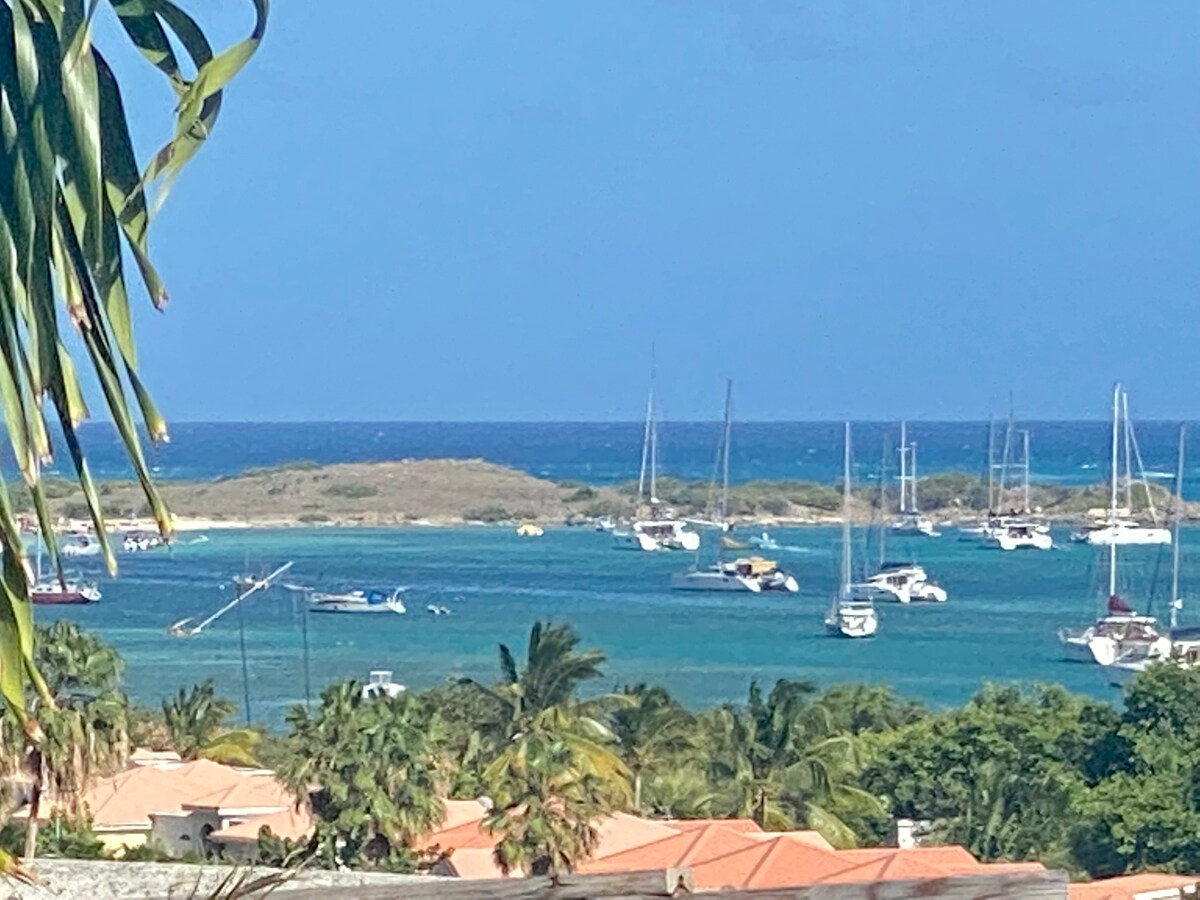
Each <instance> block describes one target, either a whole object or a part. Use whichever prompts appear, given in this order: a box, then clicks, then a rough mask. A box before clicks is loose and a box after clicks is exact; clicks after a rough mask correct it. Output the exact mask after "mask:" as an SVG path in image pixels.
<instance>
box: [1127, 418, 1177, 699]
mask: <svg viewBox="0 0 1200 900" xmlns="http://www.w3.org/2000/svg"><path fill="white" fill-rule="evenodd" d="M1185 434H1186V431H1185V428H1184V426H1182V425H1181V426H1179V459H1178V463H1177V466H1176V469H1175V509H1174V515H1173V518H1172V531H1173V534H1172V536H1171V543H1172V548H1171V549H1172V554H1171V619H1170V626H1171V627H1170V631H1168V633H1167V635H1168V640H1167V643H1166V644H1164V643H1163V642H1162V641H1155V642H1152V643H1150V644H1148V645H1144V646H1143V645H1136V644H1135V645H1133V646H1129V647H1118V656H1117V659H1116V661H1115V662H1113V663H1111V664H1109V665H1106V666H1104V672H1105V677H1107V678H1108V680H1109V683H1110V684H1113V685H1116V686H1118V687H1121V686H1123V685H1126V684H1128V683H1129V682H1131V681H1132V680H1133V679H1134V678H1135V677H1137V674H1138V673H1139V672H1142V671H1145V670H1146V669H1147V668H1148V667H1149V666H1151V665H1153V664H1155V663H1158V662H1170V663H1173V664H1175V665H1178V666H1182V667H1184V668H1192V667H1194V666H1196V665H1200V628H1196V627H1191V628H1180V627H1179V611H1180V609H1182V608H1183V599H1182V598H1181V597H1180V596H1179V558H1180V523H1181V522H1182V521H1183V456H1184V438H1185Z"/></svg>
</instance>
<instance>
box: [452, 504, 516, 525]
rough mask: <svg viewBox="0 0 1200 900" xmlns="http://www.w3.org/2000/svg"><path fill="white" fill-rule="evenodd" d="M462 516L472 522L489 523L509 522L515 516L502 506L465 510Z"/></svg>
mask: <svg viewBox="0 0 1200 900" xmlns="http://www.w3.org/2000/svg"><path fill="white" fill-rule="evenodd" d="M463 518H464V519H468V520H470V521H472V522H487V523H488V524H489V525H491V524H495V523H496V522H511V521H512V520H513V519H515V518H517V516H516V515H514V514H513V513H510V512H509V511H508V510H507V509H505V508H504V507H503V506H484V507H481V508H479V509H470V510H467V512H466V513H464V514H463Z"/></svg>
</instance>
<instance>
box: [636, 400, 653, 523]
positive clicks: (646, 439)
mask: <svg viewBox="0 0 1200 900" xmlns="http://www.w3.org/2000/svg"><path fill="white" fill-rule="evenodd" d="M653 421H654V379H653V376H651V382H650V394H649V396H647V398H646V427H645V429H644V430H643V432H642V469H641V472H640V474H639V475H638V492H637V506H638V509H640V508H641V505H642V502H643V501H644V500H645V499H646V464H647V462H648V457H649V455H650V428H651V425H650V423H651V422H653ZM651 492H653V488H651ZM634 515H637V509H635V510H634Z"/></svg>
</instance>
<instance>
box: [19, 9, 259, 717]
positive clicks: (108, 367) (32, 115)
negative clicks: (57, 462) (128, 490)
mask: <svg viewBox="0 0 1200 900" xmlns="http://www.w3.org/2000/svg"><path fill="white" fill-rule="evenodd" d="M250 2H251V4H252V6H253V9H254V12H255V23H254V27H253V30H252V31H251V33H250V35H249V36H248V37H247V38H246V39H245V40H242V41H239V42H238V43H236V44H234V45H233V46H232V47H229V48H228V49H226V50H223V51H222V52H219V53H214V52H213V50H212V48H211V47H210V46H209V43H208V41H207V40H206V39H205V37H204V33H203V31H202V30H201V29H200V27H199V26H198V25H197V23H196V22H195V21H194V20H193V19H192V18H191V17H190V16H189V15H187V13H185V12H184V11H183V10H182V9H181V8H180V7H179V6H177V5H176V4H175V3H172V2H169V0H107V2H103V0H86V2H85V0H54V2H49V0H0V413H2V414H3V417H4V426H5V430H6V431H7V433H8V440H9V444H10V446H11V448H12V451H13V456H14V458H15V460H16V463H17V466H18V468H19V470H20V473H21V477H22V478H23V479H24V481H25V483H26V485H27V487H28V489H29V492H30V495H31V497H32V500H33V506H34V510H35V512H36V513H37V516H38V520H39V524H40V527H41V529H42V531H43V533H44V534H46V536H47V538H49V537H50V516H49V513H48V509H47V504H46V499H45V496H44V494H43V492H42V488H41V474H40V471H41V469H42V467H43V466H44V465H45V464H46V463H47V462H48V461H49V460H50V459H51V454H52V446H51V440H50V433H51V430H50V426H49V424H48V419H50V420H53V421H54V422H55V423H56V425H57V427H58V429H59V430H60V431H61V433H62V438H63V444H64V446H65V447H66V451H67V454H68V455H69V457H70V459H71V462H72V465H73V466H74V468H75V473H76V477H77V479H78V481H79V485H80V487H81V489H82V491H83V495H84V498H85V500H86V502H87V506H88V509H89V512H90V515H91V518H92V522H93V524H94V526H95V529H96V534H97V537H98V539H99V540H100V543H101V546H102V549H103V552H104V557H105V561H106V563H107V565H108V567H109V570H110V571H113V572H115V570H116V559H115V556H114V555H113V551H112V547H111V546H110V544H109V541H108V538H107V535H106V529H105V520H104V513H103V509H102V507H101V503H100V498H99V494H98V492H97V490H96V487H95V484H94V483H93V480H92V477H91V474H90V472H89V470H88V466H87V461H86V456H85V453H84V449H83V446H82V444H81V443H80V440H79V437H78V434H77V432H76V428H77V426H78V425H79V424H80V423H81V422H82V421H83V420H84V419H86V418H87V417H88V415H89V411H88V409H87V407H86V405H85V403H84V400H83V393H84V392H83V388H82V386H81V384H80V374H81V372H82V371H83V370H86V371H88V372H90V374H91V376H93V377H94V378H95V380H96V382H97V384H98V386H99V388H100V394H101V396H102V397H103V403H104V411H105V414H106V415H107V417H109V418H110V419H111V420H112V422H113V424H114V426H115V428H116V431H117V434H118V435H119V437H120V439H121V441H122V443H123V445H124V448H125V452H126V455H127V456H128V458H129V461H130V463H131V464H132V468H133V471H134V474H135V476H136V477H137V479H138V480H139V482H140V483H141V487H142V491H143V493H144V495H145V497H146V501H147V503H148V505H149V508H150V510H151V512H152V514H153V515H154V517H155V519H156V521H157V522H158V526H159V529H160V530H161V531H162V533H163V534H164V536H169V535H170V532H171V522H170V516H169V513H168V511H167V509H166V506H165V505H164V504H163V502H162V500H161V498H160V497H159V494H158V491H157V489H156V488H155V486H154V484H153V482H152V481H151V479H150V475H149V471H148V467H147V465H146V461H145V457H144V455H143V452H142V445H141V437H140V434H139V424H140V426H141V427H142V428H144V429H145V431H146V433H147V434H149V435H150V437H151V438H152V439H154V440H164V439H166V437H167V428H166V424H165V422H164V420H163V418H162V416H161V414H160V413H159V411H158V409H157V408H156V407H155V405H154V403H153V401H152V400H151V398H150V394H149V392H148V391H147V389H146V387H145V385H144V383H143V381H142V378H141V376H140V375H139V373H138V361H137V353H136V345H135V341H134V335H133V326H132V316H131V314H130V305H129V292H128V288H127V285H126V279H125V273H124V271H123V262H122V253H123V252H125V251H126V250H127V251H128V252H129V253H130V256H131V258H132V259H133V260H134V261H135V263H136V265H137V267H138V270H139V272H140V274H141V278H142V281H143V282H144V283H145V286H146V289H147V291H148V293H149V295H150V300H151V301H152V302H153V303H154V304H155V305H156V306H161V305H162V303H163V302H165V300H166V296H167V294H166V289H165V288H164V286H163V284H162V280H161V279H160V277H159V275H158V273H157V271H156V270H155V268H154V266H153V264H152V263H151V262H150V257H149V251H148V248H147V233H148V226H149V222H150V219H151V212H152V209H154V208H157V206H158V205H159V204H161V202H162V201H163V199H165V197H166V195H167V192H168V190H169V188H170V185H171V183H172V182H173V181H174V179H175V178H176V177H177V176H178V174H179V171H180V170H181V168H182V167H183V166H184V165H185V164H186V163H187V161H188V160H189V159H190V158H191V157H192V156H193V155H194V154H195V153H196V151H197V150H198V149H199V147H200V146H201V145H202V144H203V142H204V141H205V140H206V139H207V138H208V136H209V135H210V134H211V132H212V128H213V125H214V123H215V121H216V117H217V113H218V112H219V110H220V106H221V101H222V92H223V90H224V88H225V86H226V85H227V84H228V82H229V80H230V79H231V78H232V77H233V76H234V75H235V74H236V73H237V72H238V71H239V70H240V69H241V68H242V67H243V66H244V65H245V63H246V62H247V61H248V60H249V58H250V57H251V56H252V55H253V54H254V52H255V51H256V49H257V48H258V46H259V44H260V42H261V41H262V37H263V33H264V31H265V27H266V21H267V12H268V0H250ZM101 10H106V11H111V12H112V13H114V14H115V15H116V17H117V19H118V20H119V21H120V23H121V25H122V26H123V28H124V30H125V33H126V34H127V35H128V36H129V37H130V38H131V39H132V41H133V43H134V45H135V46H136V47H137V49H138V50H139V51H140V52H141V53H142V55H143V56H145V57H146V58H147V59H148V60H149V61H150V62H151V63H152V64H153V65H155V66H156V67H157V68H158V69H159V70H160V71H162V72H163V73H164V75H166V77H167V78H168V79H169V81H170V83H171V85H172V87H173V89H174V90H175V92H176V95H177V97H178V105H177V107H176V109H175V111H174V116H173V118H174V127H173V134H172V137H171V138H170V140H169V141H167V143H166V144H164V146H163V147H162V149H160V150H159V151H158V153H156V154H155V155H154V157H153V158H152V159H151V160H150V162H149V164H148V165H147V166H146V168H145V169H144V170H139V167H138V164H137V161H136V159H135V157H134V153H133V144H132V141H131V140H130V137H129V128H128V123H127V120H126V111H125V107H124V104H123V101H122V98H121V91H120V86H119V82H118V79H117V77H116V75H115V74H114V72H113V70H112V67H111V66H110V65H109V64H108V61H107V60H106V59H105V57H104V55H103V54H102V52H101V50H100V49H99V48H98V47H96V46H95V45H94V44H93V42H92V24H93V19H94V17H95V16H96V15H98V14H100V11H101ZM173 40H174V41H177V42H178V46H180V47H182V48H183V50H184V52H185V53H186V54H187V55H188V57H190V60H191V63H192V64H193V65H194V67H195V73H194V76H193V77H188V76H187V75H186V74H185V73H184V72H183V71H182V70H181V68H180V65H179V60H178V58H177V56H176V53H175V51H174V50H173V49H172V41H173ZM148 191H156V192H157V193H156V195H155V196H154V198H153V201H152V202H149V201H148V200H147V192H148ZM68 331H74V332H75V334H76V335H77V337H78V342H77V345H78V346H80V347H82V351H81V353H80V354H79V356H80V359H78V360H77V359H73V358H72V353H71V352H70V351H69V350H68V347H69V346H71V344H70V341H69V339H68V338H67V332H68ZM80 360H82V362H81V361H80ZM139 419H140V423H139ZM15 513H16V510H15V509H14V508H13V505H12V501H11V498H10V496H9V494H8V491H7V489H6V487H5V486H3V485H0V549H2V550H3V554H4V563H3V566H2V568H0V695H2V697H3V702H4V703H6V704H7V706H8V707H9V708H10V709H12V710H14V711H16V712H18V713H20V714H22V715H23V713H22V712H21V711H22V710H23V707H24V694H25V687H26V685H27V684H28V683H32V684H33V686H34V687H35V688H37V689H39V690H41V689H42V687H43V685H42V683H41V679H40V678H38V677H37V674H36V671H35V667H34V665H33V631H32V616H31V615H30V612H29V601H28V582H29V568H28V562H27V561H26V560H25V557H24V551H23V549H22V545H21V541H20V532H19V529H18V527H17V523H16V517H15ZM46 543H47V546H48V549H49V553H50V558H51V563H52V565H54V566H55V567H57V566H58V559H57V555H56V551H55V549H54V542H53V541H52V540H47V542H46ZM45 699H47V700H49V695H48V694H46V697H45Z"/></svg>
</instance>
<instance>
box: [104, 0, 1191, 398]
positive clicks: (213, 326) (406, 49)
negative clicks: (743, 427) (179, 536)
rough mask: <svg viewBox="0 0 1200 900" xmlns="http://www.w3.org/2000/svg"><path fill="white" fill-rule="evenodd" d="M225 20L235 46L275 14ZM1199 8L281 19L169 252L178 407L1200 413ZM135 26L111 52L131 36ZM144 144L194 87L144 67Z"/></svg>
mask: <svg viewBox="0 0 1200 900" xmlns="http://www.w3.org/2000/svg"><path fill="white" fill-rule="evenodd" d="M190 8H191V9H193V10H194V11H195V12H196V14H197V15H198V16H199V17H200V18H201V19H202V20H203V21H205V22H207V23H209V24H210V25H211V26H212V28H213V30H214V33H215V35H216V36H217V37H218V38H220V39H228V40H232V39H233V38H234V37H236V36H238V35H239V34H241V33H243V32H245V31H247V30H248V28H249V24H250V15H249V2H248V0H207V2H204V3H192V4H191V5H190ZM1198 32H1200V4H1197V3H1195V2H1194V0H1185V2H1156V3H1154V4H1142V3H1115V2H1099V3H1097V2H1094V0H1086V2H1067V0H1060V2H1055V3H1046V2H1044V0H1030V2H1011V0H1006V2H993V3H986V4H984V3H966V2H962V0H944V2H932V0H928V2H926V0H920V2H918V0H911V2H903V0H896V2H878V3H860V2H850V0H845V2H840V3H838V2H820V3H817V2H788V0H637V2H634V0H605V2H594V3H564V2H561V0H545V2H513V0H506V2H502V3H501V2H486V0H473V2H397V0H359V2H357V3H352V4H329V3H317V2H312V0H277V2H276V3H275V4H274V9H273V19H272V22H271V25H270V28H269V30H268V34H267V38H266V41H265V42H264V44H263V47H262V49H261V52H260V53H259V55H258V56H257V57H256V58H255V59H254V60H253V62H252V64H251V65H250V67H249V68H248V69H247V70H246V71H245V72H243V74H242V75H241V76H240V77H239V78H238V80H237V81H236V82H235V83H234V85H233V86H232V89H231V91H230V93H229V96H228V99H227V103H226V106H225V111H224V113H223V115H222V119H221V121H220V122H219V124H218V129H217V133H216V135H215V136H214V139H213V140H212V141H211V142H210V144H209V145H208V146H206V147H205V148H204V149H203V150H202V151H201V154H200V155H199V156H198V157H197V159H196V160H195V161H194V163H193V165H192V166H191V168H190V169H189V170H187V171H185V173H184V174H183V176H182V178H181V179H180V181H179V183H178V185H177V187H176V188H175V190H174V191H173V193H172V195H171V197H170V199H169V200H168V202H167V206H166V209H165V210H164V212H163V214H162V215H161V216H160V218H159V219H158V221H157V222H156V223H155V226H156V232H154V233H153V234H152V247H153V249H154V251H155V258H156V260H157V262H158V264H159V267H160V268H161V270H162V271H163V273H164V275H165V276H166V279H167V282H168V285H169V287H170V289H171V292H172V304H171V306H170V308H169V311H168V313H167V314H166V315H165V316H158V315H156V314H154V313H153V312H152V311H150V310H149V304H148V303H146V304H143V306H144V308H143V309H142V312H141V314H140V315H139V318H138V325H139V338H140V341H141V345H142V347H143V351H142V352H143V354H144V360H143V362H144V368H145V370H146V373H147V375H148V377H149V380H150V383H151V386H152V388H153V389H154V391H155V394H156V397H157V398H158V399H159V400H160V402H161V404H162V406H163V407H164V411H165V412H166V413H167V415H168V417H169V418H172V419H174V420H177V421H178V420H216V419H251V420H262V419H269V420H303V419H370V420H390V419H467V420H471V419H480V420H504V419H523V420H542V419H568V420H583V419H636V418H638V417H639V415H640V414H641V408H642V405H643V403H644V394H645V390H646V386H647V379H648V370H649V367H650V347H651V343H652V342H654V343H655V344H656V347H657V362H658V379H659V387H660V391H661V394H662V396H663V404H664V412H665V414H666V415H667V416H668V417H671V418H716V417H717V416H718V415H719V412H720V408H719V407H720V398H721V392H722V379H723V378H725V377H726V376H728V377H732V378H733V379H734V380H735V385H736V391H737V397H738V414H739V417H743V418H774V419H836V418H844V417H853V418H880V419H884V418H886V419H895V418H899V417H902V416H904V417H909V418H920V417H925V418H976V419H978V418H982V417H985V416H986V415H987V413H988V411H989V410H996V411H999V410H1001V409H1002V408H1003V406H1004V403H1005V400H1004V398H1005V397H1006V396H1007V393H1008V391H1009V390H1012V391H1014V392H1015V394H1016V396H1017V400H1018V407H1019V412H1020V413H1021V414H1022V416H1024V417H1026V418H1037V417H1042V418H1048V417H1069V418H1093V417H1094V418H1101V417H1103V416H1104V415H1105V411H1106V404H1107V394H1108V391H1109V386H1110V383H1111V382H1112V381H1113V380H1114V379H1116V378H1121V379H1124V380H1125V381H1126V383H1127V384H1128V385H1129V386H1130V389H1131V392H1132V393H1133V394H1134V396H1135V403H1136V406H1137V408H1138V410H1139V412H1140V415H1141V416H1142V417H1143V418H1144V417H1147V416H1161V417H1175V416H1188V417H1198V418H1200V391H1198V390H1197V381H1196V373H1197V371H1198V367H1197V364H1196V359H1197V353H1198V351H1200V340H1198V338H1200V327H1198V326H1200V303H1198V302H1197V301H1198V300H1200V290H1198V289H1200V252H1198V250H1200V174H1198V160H1200V53H1197V47H1198V46H1200V33H1198ZM113 37H119V36H118V35H114V34H113V33H112V31H111V29H107V28H102V29H101V31H100V33H99V35H98V40H99V41H100V42H101V44H102V45H104V46H105V47H108V48H112V47H113V46H114V45H113V41H112V38H113ZM111 55H112V56H113V57H114V58H115V60H116V61H117V63H118V64H119V65H120V67H121V69H122V70H123V72H124V73H125V74H126V75H128V76H131V77H132V79H133V80H132V82H131V84H130V85H129V88H128V92H127V94H128V95H127V103H128V105H129V106H130V107H131V110H130V113H131V116H133V117H135V118H136V130H137V138H138V141H139V143H140V145H141V146H142V147H144V148H146V149H149V148H150V147H151V146H152V145H153V144H155V143H157V141H158V140H159V139H161V138H162V137H164V136H165V134H166V131H165V128H166V127H167V126H168V124H169V123H168V121H167V119H166V118H165V113H166V107H165V106H164V104H166V105H168V106H169V103H170V96H169V95H168V94H167V93H165V89H164V88H163V87H162V86H161V84H160V82H159V79H158V78H157V74H156V73H154V72H153V71H152V70H148V67H146V66H145V65H144V64H143V63H142V62H141V61H140V58H138V57H135V56H130V55H129V54H128V53H126V52H124V51H120V52H113V53H112V54H111Z"/></svg>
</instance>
